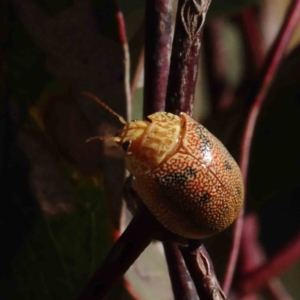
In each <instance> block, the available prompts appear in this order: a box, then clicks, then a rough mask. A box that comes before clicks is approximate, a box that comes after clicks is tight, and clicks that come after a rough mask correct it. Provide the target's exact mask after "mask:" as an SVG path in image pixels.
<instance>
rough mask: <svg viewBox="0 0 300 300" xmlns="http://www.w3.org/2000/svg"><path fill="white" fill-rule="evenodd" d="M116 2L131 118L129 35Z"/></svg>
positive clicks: (128, 116)
mask: <svg viewBox="0 0 300 300" xmlns="http://www.w3.org/2000/svg"><path fill="white" fill-rule="evenodd" d="M114 4H115V8H116V18H117V23H118V32H119V40H120V42H121V44H122V47H123V53H124V87H125V95H126V104H127V120H130V118H131V98H132V95H131V87H130V54H129V47H128V42H127V35H126V26H125V22H124V17H123V13H122V11H121V10H120V8H119V4H118V1H117V0H114Z"/></svg>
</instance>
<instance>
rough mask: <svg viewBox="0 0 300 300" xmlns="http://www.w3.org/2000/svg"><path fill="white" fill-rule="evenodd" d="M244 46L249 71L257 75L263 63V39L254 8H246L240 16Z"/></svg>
mask: <svg viewBox="0 0 300 300" xmlns="http://www.w3.org/2000/svg"><path fill="white" fill-rule="evenodd" d="M239 20H240V25H241V30H242V37H243V45H244V47H245V50H246V55H247V59H246V64H247V65H248V67H247V68H246V69H247V70H249V71H250V73H251V74H252V75H253V74H256V73H257V71H258V70H259V69H260V68H261V65H262V63H263V46H262V37H261V32H260V30H259V26H258V21H257V17H256V15H255V12H254V9H253V8H246V9H244V10H242V11H241V13H240V15H239Z"/></svg>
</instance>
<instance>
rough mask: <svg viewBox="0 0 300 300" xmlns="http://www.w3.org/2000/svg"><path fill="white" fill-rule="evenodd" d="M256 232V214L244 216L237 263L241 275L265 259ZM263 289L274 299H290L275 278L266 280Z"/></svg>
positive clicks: (257, 223)
mask: <svg viewBox="0 0 300 300" xmlns="http://www.w3.org/2000/svg"><path fill="white" fill-rule="evenodd" d="M258 234H259V222H258V218H257V216H256V215H248V216H247V217H245V221H244V227H243V235H242V239H241V250H240V251H241V253H240V257H239V264H238V265H239V268H238V272H239V273H240V274H241V275H243V274H247V273H251V272H253V271H255V270H256V269H257V268H259V267H260V266H261V265H262V264H263V262H264V261H265V260H266V256H265V254H264V251H263V249H262V248H261V246H260V243H259V240H258ZM265 290H266V292H267V293H268V294H269V295H270V296H271V297H272V299H274V300H280V299H285V300H290V299H291V297H290V296H289V295H288V293H287V291H286V290H285V288H284V287H283V286H282V284H281V282H280V281H279V279H277V278H276V279H272V280H270V281H268V282H267V284H266V287H265ZM250 295H252V298H253V299H254V297H255V295H254V294H250ZM250 295H249V294H247V296H245V297H244V298H245V299H244V298H243V299H241V300H246V299H249V297H250Z"/></svg>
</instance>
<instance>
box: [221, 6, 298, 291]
mask: <svg viewBox="0 0 300 300" xmlns="http://www.w3.org/2000/svg"><path fill="white" fill-rule="evenodd" d="M299 19H300V0H293V2H292V3H291V5H290V7H289V10H288V12H287V14H286V18H285V20H284V22H283V25H282V27H281V30H280V32H279V34H278V37H277V39H276V41H275V43H274V46H273V47H272V49H271V51H270V53H269V54H268V57H267V59H266V63H265V67H264V69H263V73H262V77H261V78H262V79H261V80H260V81H259V83H258V85H257V87H256V89H255V90H256V91H257V93H255V95H256V96H255V100H254V102H253V106H252V108H251V110H250V113H249V116H248V119H247V123H246V128H245V133H244V137H243V140H242V144H241V158H240V167H241V170H242V174H243V178H244V183H245V189H246V184H247V174H248V163H249V156H250V149H251V142H252V136H253V132H254V128H255V124H256V121H257V117H258V114H259V111H260V109H261V106H262V104H263V100H264V98H265V96H266V93H267V92H268V90H269V87H270V85H271V82H272V80H273V78H274V77H275V74H276V71H277V69H278V66H279V64H280V62H281V60H282V58H283V56H284V54H285V49H286V46H287V45H288V42H289V40H290V39H291V36H292V34H293V32H294V29H295V27H296V26H297V24H298V22H299ZM245 194H246V190H245ZM243 218H244V209H242V210H241V212H240V214H239V216H238V218H237V220H236V222H235V226H234V240H233V245H232V250H231V254H230V259H229V263H228V265H227V271H226V275H225V280H224V284H223V289H224V292H225V293H228V291H229V289H230V286H231V283H232V278H233V274H234V270H235V266H236V261H237V257H238V253H239V247H240V240H241V232H242V227H243Z"/></svg>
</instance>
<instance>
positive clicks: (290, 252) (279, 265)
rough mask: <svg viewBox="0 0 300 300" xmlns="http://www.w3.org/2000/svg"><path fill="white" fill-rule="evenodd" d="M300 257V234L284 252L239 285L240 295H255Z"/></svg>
mask: <svg viewBox="0 0 300 300" xmlns="http://www.w3.org/2000/svg"><path fill="white" fill-rule="evenodd" d="M299 257H300V233H298V234H297V235H296V236H295V237H294V238H293V239H292V241H290V242H289V243H288V244H287V245H286V246H285V247H284V249H282V251H280V252H279V253H278V254H277V255H275V256H274V257H272V258H271V259H270V260H268V261H267V262H266V263H265V264H264V265H262V266H261V267H259V268H258V269H256V270H255V271H253V272H251V273H250V274H248V275H246V276H245V277H244V278H243V279H242V280H241V281H240V283H239V286H238V291H239V294H240V295H246V294H248V293H253V292H255V291H257V290H258V289H260V288H261V287H263V286H264V285H265V284H267V283H268V281H269V280H271V279H273V278H274V277H276V276H278V275H280V274H281V273H282V272H283V271H284V270H286V269H287V268H288V267H289V266H291V265H292V264H293V263H294V262H295V260H296V259H299Z"/></svg>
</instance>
